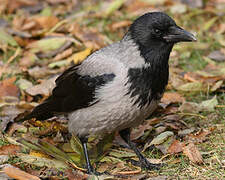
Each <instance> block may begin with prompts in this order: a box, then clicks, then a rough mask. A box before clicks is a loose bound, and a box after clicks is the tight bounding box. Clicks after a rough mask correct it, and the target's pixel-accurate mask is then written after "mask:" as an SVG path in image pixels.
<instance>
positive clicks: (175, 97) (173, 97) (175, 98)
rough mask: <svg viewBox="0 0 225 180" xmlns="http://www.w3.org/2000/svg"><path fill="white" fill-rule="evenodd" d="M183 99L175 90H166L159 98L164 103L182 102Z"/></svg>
mask: <svg viewBox="0 0 225 180" xmlns="http://www.w3.org/2000/svg"><path fill="white" fill-rule="evenodd" d="M184 101H185V98H184V97H182V96H181V95H180V94H179V93H177V92H166V93H164V95H163V97H162V99H161V102H162V103H165V104H171V103H182V102H184Z"/></svg>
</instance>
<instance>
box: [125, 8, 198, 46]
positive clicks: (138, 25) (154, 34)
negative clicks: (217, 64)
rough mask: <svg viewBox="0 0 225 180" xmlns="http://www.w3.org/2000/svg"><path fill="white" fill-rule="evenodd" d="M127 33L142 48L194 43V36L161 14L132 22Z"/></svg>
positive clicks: (147, 15) (146, 15)
mask: <svg viewBox="0 0 225 180" xmlns="http://www.w3.org/2000/svg"><path fill="white" fill-rule="evenodd" d="M129 31H130V33H131V37H132V38H133V39H134V40H135V42H136V43H138V44H139V45H141V46H144V47H149V46H150V47H151V46H152V45H156V46H157V44H158V45H167V44H168V45H173V44H174V43H177V42H181V41H196V38H195V37H194V35H192V34H191V33H189V32H187V31H185V30H183V29H182V28H180V27H179V26H177V25H176V23H175V21H174V20H173V19H172V18H171V17H169V16H168V15H167V14H165V13H162V12H151V13H147V14H144V15H143V16H141V17H139V18H138V19H136V20H135V21H134V23H133V24H132V25H131V27H130V30H129Z"/></svg>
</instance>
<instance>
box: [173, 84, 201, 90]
mask: <svg viewBox="0 0 225 180" xmlns="http://www.w3.org/2000/svg"><path fill="white" fill-rule="evenodd" d="M177 90H180V91H184V92H196V91H202V90H203V85H202V83H201V82H190V83H186V84H183V85H181V86H179V87H177Z"/></svg>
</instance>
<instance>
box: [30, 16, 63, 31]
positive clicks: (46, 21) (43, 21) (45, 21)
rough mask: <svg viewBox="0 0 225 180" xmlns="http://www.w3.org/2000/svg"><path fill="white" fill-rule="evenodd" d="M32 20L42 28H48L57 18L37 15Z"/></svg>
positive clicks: (54, 23) (56, 21)
mask: <svg viewBox="0 0 225 180" xmlns="http://www.w3.org/2000/svg"><path fill="white" fill-rule="evenodd" d="M34 20H35V21H36V22H37V24H38V25H39V26H40V27H41V28H44V29H50V28H52V27H54V26H55V25H56V24H57V23H58V22H59V19H58V18H57V17H56V16H38V17H35V18H34Z"/></svg>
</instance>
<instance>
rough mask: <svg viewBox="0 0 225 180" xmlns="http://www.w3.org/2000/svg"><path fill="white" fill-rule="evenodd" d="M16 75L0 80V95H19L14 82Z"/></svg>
mask: <svg viewBox="0 0 225 180" xmlns="http://www.w3.org/2000/svg"><path fill="white" fill-rule="evenodd" d="M15 81H16V77H12V78H9V79H5V80H3V81H2V82H0V97H3V96H14V97H18V96H19V88H18V87H17V86H16V85H15V84H14V82H15Z"/></svg>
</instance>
